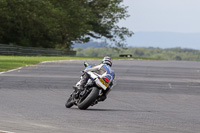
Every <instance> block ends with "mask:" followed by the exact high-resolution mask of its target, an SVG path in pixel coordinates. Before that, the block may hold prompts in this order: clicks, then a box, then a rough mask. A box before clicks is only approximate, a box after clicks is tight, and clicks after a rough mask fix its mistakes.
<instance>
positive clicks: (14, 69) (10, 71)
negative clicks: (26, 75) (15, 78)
mask: <svg viewBox="0 0 200 133" xmlns="http://www.w3.org/2000/svg"><path fill="white" fill-rule="evenodd" d="M20 69H22V67H19V68H17V69H12V70H8V71H5V72H0V75H1V74H4V73H9V72H13V71H18V70H20ZM0 131H1V130H0ZM0 133H1V132H0Z"/></svg>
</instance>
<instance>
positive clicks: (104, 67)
mask: <svg viewBox="0 0 200 133" xmlns="http://www.w3.org/2000/svg"><path fill="white" fill-rule="evenodd" d="M111 67H112V59H111V58H110V57H109V56H105V57H104V58H103V59H102V61H101V64H99V65H97V66H94V67H92V68H87V69H85V70H84V71H83V75H82V78H81V81H80V86H78V88H77V87H74V88H75V89H76V88H77V89H78V90H79V92H80V91H82V90H84V87H85V85H86V83H87V82H88V79H89V78H90V75H89V74H88V73H87V72H89V71H91V72H95V73H97V74H99V75H102V76H106V75H107V74H109V75H110V76H111V80H110V81H109V87H108V89H107V90H105V91H103V95H101V96H100V97H99V98H98V101H104V100H105V99H106V98H107V95H108V93H109V92H110V90H111V86H112V85H113V80H114V78H115V73H114V71H113V70H112V68H111Z"/></svg>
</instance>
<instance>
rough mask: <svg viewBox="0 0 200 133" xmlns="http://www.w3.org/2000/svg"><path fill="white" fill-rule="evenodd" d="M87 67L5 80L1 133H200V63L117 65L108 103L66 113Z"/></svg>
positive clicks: (0, 91) (69, 65)
mask: <svg viewBox="0 0 200 133" xmlns="http://www.w3.org/2000/svg"><path fill="white" fill-rule="evenodd" d="M98 62H99V61H96V60H88V63H90V64H92V65H94V64H98ZM82 64H83V61H59V62H47V63H41V64H39V65H35V66H27V67H24V68H22V69H20V70H14V71H11V72H7V73H3V74H0V133H3V132H5V131H7V133H9V132H14V133H83V132H84V133H200V62H185V61H179V62H177V61H143V60H114V63H113V64H114V65H113V69H114V70H115V73H116V80H115V86H114V88H113V90H112V91H111V93H110V94H109V96H108V98H107V99H106V101H105V102H101V103H99V104H97V105H95V106H92V107H90V108H89V109H88V110H79V109H78V108H77V107H75V106H74V107H72V108H71V109H66V108H65V102H66V100H67V98H68V97H69V95H70V93H71V92H72V86H73V85H74V84H75V83H76V82H77V81H78V80H79V77H80V75H81V73H80V71H81V70H82V69H83V68H84V67H83V65H82Z"/></svg>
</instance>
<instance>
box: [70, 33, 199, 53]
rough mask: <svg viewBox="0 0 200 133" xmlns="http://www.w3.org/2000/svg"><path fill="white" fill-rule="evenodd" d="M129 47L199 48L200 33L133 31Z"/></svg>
mask: <svg viewBox="0 0 200 133" xmlns="http://www.w3.org/2000/svg"><path fill="white" fill-rule="evenodd" d="M127 44H128V46H130V47H146V48H148V47H154V48H164V49H165V48H176V47H180V48H189V49H197V50H200V33H175V32H135V33H134V35H133V36H132V37H131V38H128V39H127ZM105 46H106V44H105V43H104V42H101V43H100V42H95V41H90V42H88V43H83V44H75V45H73V47H74V48H84V49H85V48H89V47H94V48H102V47H105Z"/></svg>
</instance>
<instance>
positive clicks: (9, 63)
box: [0, 56, 101, 72]
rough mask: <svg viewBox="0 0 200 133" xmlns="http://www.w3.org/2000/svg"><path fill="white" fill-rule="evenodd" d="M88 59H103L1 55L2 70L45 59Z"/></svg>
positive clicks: (0, 65) (0, 70)
mask: <svg viewBox="0 0 200 133" xmlns="http://www.w3.org/2000/svg"><path fill="white" fill-rule="evenodd" d="M77 59H81V60H84V59H85V60H86V59H101V58H92V57H45V56H37V57H29V56H0V72H2V71H7V70H10V69H15V68H18V67H23V66H26V65H34V64H38V63H40V62H43V61H57V60H77Z"/></svg>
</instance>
